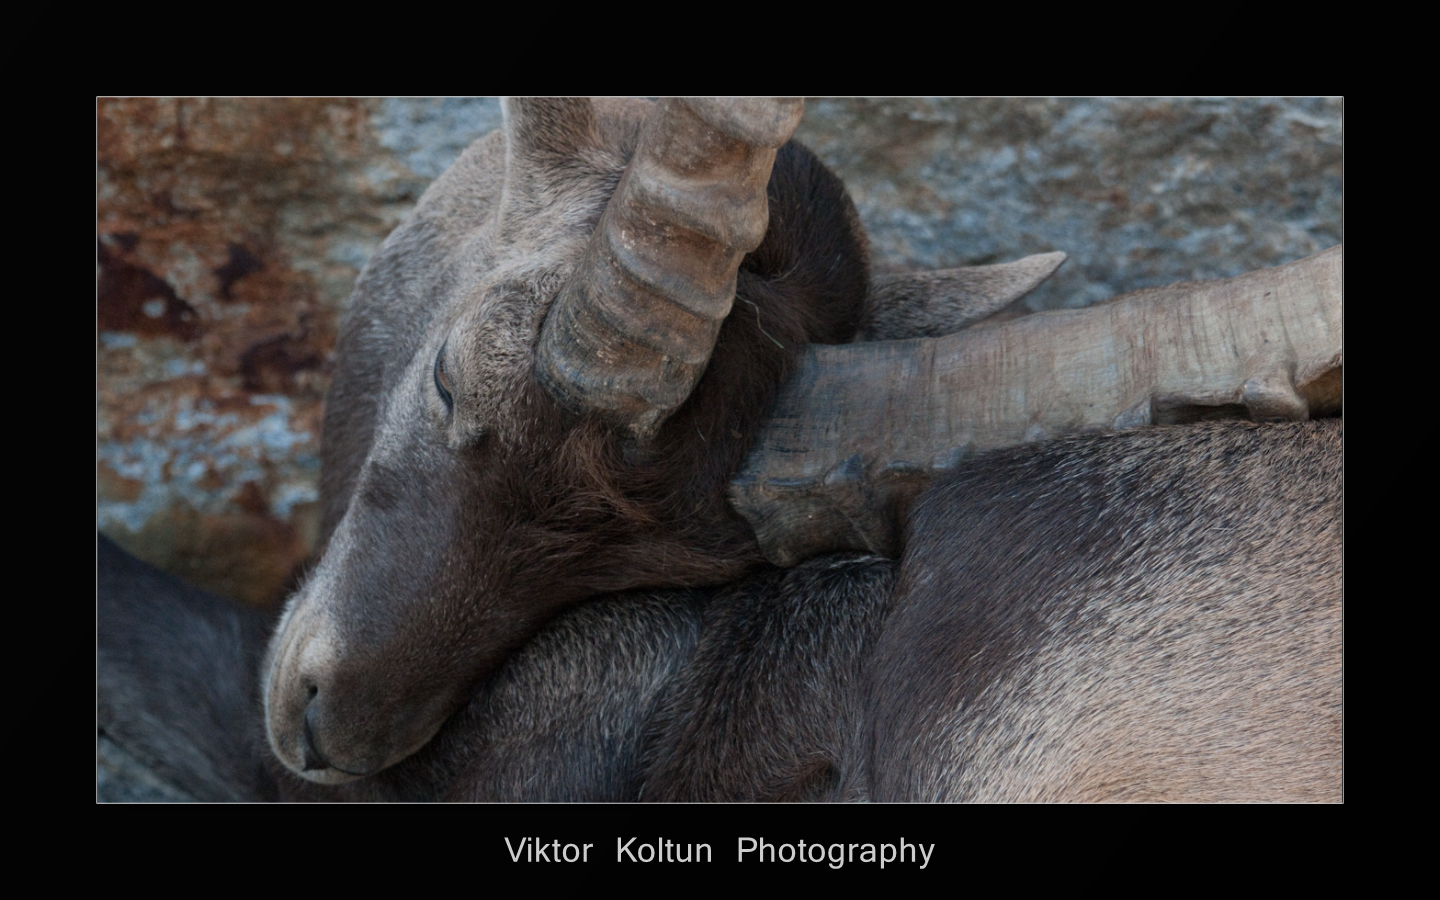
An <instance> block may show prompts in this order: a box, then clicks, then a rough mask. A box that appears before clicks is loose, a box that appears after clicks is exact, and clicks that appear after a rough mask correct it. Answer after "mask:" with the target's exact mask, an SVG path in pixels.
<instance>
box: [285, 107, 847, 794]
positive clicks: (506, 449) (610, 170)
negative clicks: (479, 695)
mask: <svg viewBox="0 0 1440 900" xmlns="http://www.w3.org/2000/svg"><path fill="white" fill-rule="evenodd" d="M801 108H802V107H801V104H800V103H799V102H798V101H773V100H750V101H739V102H705V101H687V102H681V101H662V102H660V103H659V104H658V105H656V106H654V107H653V109H652V107H651V105H650V104H648V103H645V102H641V101H622V102H605V103H596V104H593V105H592V104H591V103H590V102H589V101H584V100H556V101H514V102H510V103H508V104H507V106H506V122H505V127H504V129H502V131H500V132H497V133H495V134H492V135H490V136H489V137H488V138H487V139H485V140H483V141H480V142H478V143H477V144H476V145H475V146H474V147H472V148H471V149H470V150H469V151H468V152H467V153H466V155H465V156H464V157H462V159H461V160H460V161H459V162H458V163H457V164H456V165H455V166H454V167H453V168H452V169H451V170H450V171H449V172H447V173H446V174H445V175H444V176H443V177H442V178H441V179H440V180H439V181H437V182H436V183H435V185H433V186H432V188H431V189H430V191H429V192H428V193H427V195H426V197H425V198H424V199H423V200H422V202H421V204H420V206H419V208H417V210H416V212H415V214H414V216H413V217H412V219H411V221H409V222H408V223H407V224H406V225H405V226H403V227H402V228H401V229H399V230H398V231H397V232H396V233H395V234H394V235H392V236H391V238H390V239H389V240H388V241H387V242H386V244H385V246H384V247H383V248H382V250H381V251H380V252H379V253H378V254H377V256H376V258H375V259H374V260H373V261H372V262H371V263H370V265H369V266H368V267H367V269H366V271H365V273H364V274H363V275H362V276H361V279H360V282H359V284H358V285H357V288H356V292H355V295H354V297H353V298H352V301H351V304H352V305H351V308H350V309H349V311H348V313H347V315H348V319H347V324H346V327H345V330H344V333H343V334H342V337H341V343H340V347H339V350H338V355H339V363H338V369H339V371H338V372H337V375H336V382H335V386H334V388H333V389H332V392H331V395H330V397H329V398H328V400H327V410H326V420H325V435H324V441H325V449H324V454H325V456H324V466H325V471H324V473H323V476H322V478H323V482H324V483H323V489H324V494H325V498H326V504H327V508H326V517H327V518H326V521H325V525H324V530H325V533H326V534H327V535H328V543H327V546H326V548H325V551H324V555H323V557H322V558H321V560H320V562H319V564H318V566H317V567H316V568H315V570H314V571H313V572H312V573H311V574H310V576H309V578H308V579H307V581H306V583H305V585H304V587H303V588H302V589H301V590H300V591H299V592H298V593H297V594H296V595H295V597H294V598H293V599H292V600H291V602H290V605H289V608H288V609H287V611H286V614H285V617H284V620H283V622H282V624H281V627H280V628H279V630H278V632H277V634H276V637H275V639H274V642H273V644H272V648H271V660H270V664H269V667H268V674H267V677H266V680H265V686H264V694H265V702H266V716H267V723H268V729H269V736H270V741H271V744H272V746H273V747H274V749H275V751H276V753H277V754H278V755H279V757H280V758H281V759H282V760H283V761H284V762H285V763H286V764H287V765H288V766H290V767H291V768H292V769H294V770H295V771H297V772H300V773H301V774H303V775H305V776H306V777H308V778H311V779H313V780H316V781H343V780H345V779H347V778H350V777H354V776H362V775H367V774H370V773H373V772H376V771H378V770H380V769H383V768H385V767H387V766H389V765H391V764H393V763H395V762H397V761H398V760H400V759H402V758H404V757H405V756H407V755H409V754H410V753H412V752H414V751H415V750H416V749H418V748H419V747H420V746H422V745H423V744H424V743H425V742H427V741H428V740H429V739H430V737H431V736H432V735H433V734H434V733H435V731H436V730H437V729H438V728H439V726H440V725H441V723H442V722H443V721H444V720H445V718H446V717H447V716H448V715H449V714H450V713H451V712H453V711H454V710H455V709H456V708H457V707H458V706H459V705H460V704H461V703H463V702H464V700H465V699H466V697H467V696H468V695H469V692H470V691H471V690H472V689H473V687H474V685H475V684H476V682H477V680H478V679H480V678H483V677H484V676H485V675H486V674H487V673H488V672H489V671H490V670H491V669H492V668H493V667H494V666H495V665H496V664H497V663H498V662H499V661H500V660H502V659H503V658H504V657H505V656H506V655H507V654H509V653H510V652H512V651H513V650H514V649H515V648H516V647H518V646H519V645H520V644H521V643H522V642H523V641H524V640H525V639H526V638H527V637H529V636H530V635H532V634H533V633H535V632H536V631H537V630H538V629H539V628H540V626H541V625H542V624H543V623H544V622H545V621H546V620H547V619H548V618H550V617H551V616H553V615H554V614H555V613H556V612H557V611H559V610H561V609H563V608H565V607H566V606H568V605H571V604H573V603H575V602H577V601H579V600H581V599H583V598H585V597H588V596H591V595H594V594H597V593H600V592H603V591H613V590H620V589H624V588H628V587H633V586H638V585H643V584H672V585H673V584H686V583H689V584H698V583H715V582H721V581H726V580H729V579H731V578H734V577H736V576H738V575H739V574H740V573H741V572H743V571H744V570H745V569H746V568H748V567H749V566H751V565H753V564H754V563H755V562H757V561H758V560H759V559H760V555H759V551H758V549H757V547H756V544H755V540H754V536H753V534H752V533H751V532H750V531H749V529H748V528H747V526H746V525H745V524H744V522H743V521H742V520H740V519H739V517H738V516H736V515H735V514H734V513H733V512H731V511H730V510H729V509H728V507H727V506H726V499H725V486H726V482H727V480H728V478H729V476H730V474H732V473H733V472H734V471H735V470H736V469H738V468H739V465H740V463H741V461H742V460H743V457H744V453H745V451H746V449H747V447H748V443H749V441H750V440H751V438H752V437H753V435H754V432H755V430H756V429H757V428H758V426H759V423H760V418H761V416H762V415H763V412H764V410H765V408H766V407H767V405H768V403H769V401H770V399H771V398H772V397H773V395H774V392H775V390H776V389H777V388H778V386H779V384H780V382H781V380H782V379H783V376H784V374H785V372H786V371H787V367H788V366H789V365H790V364H791V362H792V361H793V359H794V358H795V356H796V355H797V354H798V353H799V352H800V350H801V349H802V348H803V347H804V346H805V345H806V344H808V343H811V342H816V341H821V342H835V341H843V340H848V339H849V337H850V336H851V334H852V333H853V330H854V327H855V323H856V322H857V320H858V317H859V312H860V304H861V302H862V300H863V297H864V294H865V290H866V275H865V272H866V268H865V267H866V263H865V256H866V254H865V247H864V239H863V236H862V234H861V233H860V231H859V229H858V226H857V225H856V217H855V215H854V210H853V207H851V206H850V205H849V201H848V199H846V197H845V194H844V190H843V188H842V187H841V186H840V184H839V182H838V180H837V179H835V178H834V177H833V176H832V175H830V174H829V173H828V172H826V171H825V170H824V169H823V167H821V166H819V164H818V163H816V162H815V161H814V159H813V157H811V156H809V155H808V153H805V152H804V151H803V150H796V149H792V148H786V149H785V150H784V151H782V152H781V153H780V160H779V162H778V163H777V162H776V159H777V149H778V148H781V146H782V145H784V144H785V143H786V141H787V140H788V138H789V136H790V133H791V132H792V131H793V130H794V128H795V125H796V124H797V122H798V121H799V117H800V112H801ZM772 166H773V167H775V170H776V178H775V179H774V183H773V184H772V185H771V187H770V191H771V194H770V196H769V197H768V199H767V183H770V182H771V172H772ZM782 169H783V170H784V171H783V173H782V171H781V170H782ZM802 211H803V215H801V212H802ZM777 216H779V217H783V218H784V219H786V220H787V221H784V222H779V223H776V222H775V221H773V220H774V218H775V217H777ZM767 230H768V234H769V236H768V237H767ZM762 239H763V240H764V245H763V246H762ZM747 254H748V256H747ZM742 260H743V261H745V265H744V267H743V268H742ZM737 280H738V288H737ZM737 291H738V296H739V298H740V299H741V301H743V302H744V303H745V304H746V306H745V312H746V314H745V315H743V316H734V317H730V318H729V319H728V320H727V314H728V313H729V312H730V307H731V304H732V301H733V300H734V298H735V297H736V296H737ZM707 367H708V369H709V370H710V375H711V377H710V378H709V379H706V382H707V383H708V386H707V385H706V384H702V385H701V387H699V388H698V389H697V383H701V376H702V375H704V374H705V373H706V371H707Z"/></svg>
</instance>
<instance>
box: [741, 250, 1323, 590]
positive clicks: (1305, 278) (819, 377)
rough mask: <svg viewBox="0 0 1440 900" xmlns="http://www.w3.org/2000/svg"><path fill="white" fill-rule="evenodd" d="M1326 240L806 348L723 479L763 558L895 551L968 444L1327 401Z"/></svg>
mask: <svg viewBox="0 0 1440 900" xmlns="http://www.w3.org/2000/svg"><path fill="white" fill-rule="evenodd" d="M1343 261H1344V259H1343V250H1342V248H1340V247H1333V248H1331V249H1329V250H1326V251H1325V252H1324V253H1320V254H1317V255H1315V256H1312V257H1308V258H1306V259H1302V260H1299V261H1297V262H1293V263H1290V264H1288V265H1284V266H1278V267H1276V268H1273V269H1262V270H1260V271H1257V272H1250V273H1248V274H1245V275H1241V276H1239V277H1237V278H1229V279H1225V280H1223V281H1211V282H1202V283H1192V284H1179V285H1172V286H1170V287H1165V288H1155V289H1151V290H1146V291H1139V292H1137V293H1134V294H1126V295H1123V296H1120V297H1116V298H1114V299H1112V300H1109V301H1107V302H1105V303H1101V304H1099V305H1096V306H1091V307H1087V308H1085V309H1076V310H1061V311H1056V312H1049V313H1037V314H1035V315H1031V316H1027V317H1024V318H1020V319H1015V320H1012V321H1009V322H1005V323H1002V324H997V325H994V326H992V327H988V328H982V329H976V330H972V331H963V332H960V333H958V334H952V335H947V336H945V337H939V338H924V339H916V340H905V341H887V342H880V343H870V344H844V345H838V346H820V345H812V346H811V347H809V348H808V349H807V350H806V352H805V353H804V355H802V357H801V359H800V365H799V368H798V369H797V371H796V373H795V374H794V375H793V376H792V377H791V379H790V381H789V382H788V383H787V384H786V386H785V387H784V388H783V389H782V391H781V394H780V397H779V399H778V400H777V401H776V404H775V410H774V412H773V414H772V415H771V417H770V419H769V420H768V421H767V423H766V424H765V426H764V428H763V430H762V431H761V433H760V435H759V437H758V438H757V440H756V443H755V448H754V449H753V450H752V451H751V454H750V456H749V457H748V458H747V459H746V462H745V467H744V468H743V469H742V470H741V472H740V474H739V475H737V476H736V478H735V479H734V481H732V482H731V486H730V501H731V504H732V505H733V506H734V507H735V509H736V510H737V511H738V512H739V513H740V514H741V515H742V516H744V517H745V519H746V520H747V521H748V522H749V523H750V525H751V527H753V528H754V529H755V534H756V536H757V537H758V538H759V540H760V546H761V549H762V550H764V552H765V555H766V556H767V557H768V558H769V559H770V561H771V562H774V563H776V564H778V565H795V564H796V563H798V562H801V561H803V560H805V559H807V558H809V557H811V556H815V555H817V554H819V553H823V552H828V551H833V550H847V549H848V550H868V551H871V552H875V553H881V554H885V555H888V556H895V555H898V553H899V550H900V533H901V527H902V523H903V522H904V521H905V513H906V511H907V510H908V508H909V506H910V503H911V502H912V501H913V500H914V498H915V497H916V496H917V495H918V494H919V493H920V492H921V491H922V490H923V489H924V488H925V487H926V486H927V485H928V484H929V483H930V480H931V478H932V477H933V476H934V475H935V474H937V473H939V472H943V471H944V470H946V469H948V468H951V467H953V466H954V465H956V463H958V462H959V460H961V459H962V458H964V457H965V456H966V455H967V454H969V453H972V452H975V451H977V450H989V449H994V448H999V447H1007V446H1015V445H1018V444H1023V443H1029V442H1032V441H1037V440H1044V439H1048V438H1052V437H1059V436H1062V435H1065V434H1076V433H1085V432H1096V431H1113V430H1120V429H1124V428H1133V427H1136V426H1139V425H1148V424H1165V423H1178V422H1189V421H1196V420H1199V419H1208V418H1245V417H1248V418H1251V419H1255V420H1257V421H1282V420H1295V419H1305V418H1308V417H1310V416H1312V415H1333V414H1336V413H1339V412H1340V411H1341V406H1342V403H1343V369H1342V364H1343V349H1344V345H1343V330H1342V329H1343V315H1342V313H1343V306H1342V297H1341V284H1342V281H1341V267H1342V265H1343Z"/></svg>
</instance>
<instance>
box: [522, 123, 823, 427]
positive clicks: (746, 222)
mask: <svg viewBox="0 0 1440 900" xmlns="http://www.w3.org/2000/svg"><path fill="white" fill-rule="evenodd" d="M803 111H804V101H802V100H779V99H750V100H730V101H724V100H661V101H660V102H659V103H658V104H657V105H656V108H655V110H654V112H652V113H651V114H650V116H649V118H648V119H647V120H646V122H645V127H644V130H643V131H642V132H641V135H640V139H639V142H638V144H637V146H636V149H635V155H634V157H633V158H632V159H631V161H630V165H629V167H628V168H627V169H626V171H625V174H624V176H623V177H622V178H621V180H620V185H619V187H617V188H616V190H615V194H614V196H613V197H612V198H611V199H610V203H609V205H608V206H606V208H605V212H604V214H603V215H602V216H601V218H600V224H599V226H598V227H597V228H596V230H595V235H594V237H593V238H592V239H591V241H590V244H589V246H588V247H587V248H586V251H585V256H584V259H583V260H582V261H581V263H580V266H579V268H577V269H576V271H575V273H574V275H572V276H571V278H570V280H569V281H568V282H567V283H566V285H565V287H564V288H563V289H562V290H561V291H560V294H559V296H558V297H557V298H556V300H555V304H554V305H553V306H552V307H551V308H550V312H549V314H548V315H547V316H546V318H545V324H544V326H543V328H542V329H541V332H540V342H539V345H538V346H537V348H536V357H535V374H536V377H537V378H538V379H539V381H540V383H541V385H543V386H544V387H545V389H546V391H548V392H549V393H550V395H551V396H552V397H554V398H555V400H556V401H557V402H559V403H560V404H561V405H562V406H564V407H566V408H568V409H570V410H572V411H574V412H587V411H589V412H599V413H600V414H601V415H603V416H605V418H607V419H608V420H609V421H611V422H613V423H615V424H617V425H621V426H623V427H625V428H627V429H629V431H630V433H631V435H632V436H633V437H634V438H635V440H637V441H638V442H640V443H644V442H645V441H647V440H648V439H649V438H650V437H652V436H653V435H654V433H655V431H656V430H657V429H658V428H659V426H660V424H661V423H662V422H663V421H664V420H665V418H666V417H667V416H669V415H670V413H671V412H672V411H674V410H675V408H676V407H678V406H680V404H682V403H684V402H685V399H686V398H687V397H689V396H690V391H691V389H692V388H694V386H695V383H696V382H697V381H699V380H700V376H701V375H702V374H704V371H705V365H706V363H707V362H709V360H710V353H711V351H712V350H713V349H714V347H715V339H716V337H717V336H718V334H719V332H720V326H721V324H722V323H723V322H724V320H725V316H726V315H728V314H729V312H730V306H731V304H732V303H733V302H734V299H735V276H736V272H737V271H738V270H739V268H740V261H741V259H742V258H743V257H744V256H745V254H746V253H749V252H750V251H751V250H753V249H755V248H756V247H757V246H759V245H760V241H761V240H762V239H763V238H764V237H765V230H766V228H767V226H768V224H769V206H768V204H767V202H766V197H765V191H766V185H767V184H768V183H769V180H770V169H771V167H772V166H773V165H774V163H775V151H776V149H777V148H779V147H780V146H781V145H782V144H784V143H785V142H786V141H787V140H789V139H790V135H791V133H792V132H793V131H794V130H795V126H796V125H797V124H799V122H800V115H801V113H802V112H803Z"/></svg>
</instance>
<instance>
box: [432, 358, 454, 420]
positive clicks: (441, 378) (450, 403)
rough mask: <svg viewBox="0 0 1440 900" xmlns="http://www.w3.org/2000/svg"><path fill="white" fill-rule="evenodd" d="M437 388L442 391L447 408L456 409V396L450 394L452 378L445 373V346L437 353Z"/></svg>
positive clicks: (441, 397) (442, 398)
mask: <svg viewBox="0 0 1440 900" xmlns="http://www.w3.org/2000/svg"><path fill="white" fill-rule="evenodd" d="M435 390H437V391H439V392H440V399H441V400H444V401H445V408H446V409H448V410H452V411H453V410H454V409H455V398H453V397H451V396H450V378H449V376H448V375H446V374H445V348H443V347H442V348H440V352H439V353H437V354H435Z"/></svg>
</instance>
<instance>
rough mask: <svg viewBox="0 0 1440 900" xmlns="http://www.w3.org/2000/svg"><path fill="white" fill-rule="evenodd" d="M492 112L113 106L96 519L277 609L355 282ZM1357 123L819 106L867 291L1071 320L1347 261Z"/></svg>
mask: <svg viewBox="0 0 1440 900" xmlns="http://www.w3.org/2000/svg"><path fill="white" fill-rule="evenodd" d="M499 124H500V110H499V105H498V103H497V102H496V101H494V100H489V99H475V100H453V99H451V100H353V99H352V100H194V99H184V100H153V99H147V100H101V101H99V102H98V103H97V108H96V231H97V237H98V241H97V247H96V340H95V355H96V392H95V400H96V524H97V527H98V528H99V529H100V530H101V531H103V532H105V533H106V534H108V535H110V536H111V537H112V538H114V539H115V541H116V542H118V543H120V544H121V545H123V546H124V547H126V548H127V549H129V550H130V551H131V552H133V553H135V554H136V555H138V556H140V557H141V558H143V559H145V560H147V561H149V562H152V563H154V564H155V565H157V566H160V567H161V568H164V569H167V570H168V571H171V572H174V573H175V574H178V575H180V576H182V577H184V578H186V579H188V580H190V581H192V582H194V583H195V584H197V585H200V586H202V587H205V588H208V589H210V590H213V591H216V592H218V593H221V594H226V595H228V596H231V597H236V598H239V599H242V600H245V601H247V602H250V603H254V604H259V605H266V604H271V603H274V602H276V601H277V600H278V599H279V598H280V597H281V596H282V595H283V593H284V591H285V588H286V585H287V583H288V582H289V580H290V579H291V578H292V576H293V574H294V572H295V571H296V570H297V567H299V566H300V565H301V564H302V563H303V561H304V560H305V559H306V557H307V556H308V555H309V554H310V553H311V551H312V550H313V549H314V541H315V529H316V522H317V518H318V515H317V508H316V501H317V491H316V483H317V479H318V474H319V473H318V466H319V456H318V450H319V424H320V403H321V400H322V398H323V395H324V391H325V387H326V384H327V379H328V373H329V367H330V361H331V353H332V350H333V346H334V339H335V334H336V329H337V326H338V321H339V317H340V314H341V312H342V310H343V309H344V305H345V299H346V297H347V295H348V294H349V291H350V286H351V284H352V283H353V282H354V279H355V276H356V275H357V274H358V273H359V271H360V268H361V267H362V266H363V265H364V263H365V260H366V259H367V258H368V257H369V255H370V253H371V252H372V251H373V250H374V249H375V247H377V246H378V245H379V243H380V242H381V241H382V240H383V239H384V237H385V235H386V234H387V233H389V231H390V230H391V229H392V228H394V227H395V225H396V224H397V223H398V222H400V221H401V219H403V218H404V216H405V214H406V213H407V212H408V211H409V209H410V208H411V207H412V206H413V205H414V204H415V202H416V200H418V199H419V197H420V194H421V193H422V192H423V191H424V189H425V186H426V185H427V184H428V183H429V182H430V181H431V180H432V179H434V178H435V177H436V176H437V175H439V174H440V172H442V171H443V170H444V169H445V167H446V166H448V165H449V164H450V162H451V161H452V160H454V158H455V157H456V156H458V155H459V153H460V152H461V151H462V150H463V149H464V148H465V147H466V146H467V145H468V144H469V143H470V142H471V141H472V140H474V139H475V138H477V137H479V136H481V135H483V134H485V133H486V132H488V131H490V130H491V129H493V128H495V127H497V126H498V125H499ZM1342 135H1343V128H1342V104H1341V103H1340V101H1339V100H1329V99H1287V100H1265V99H1250V100H1216V99H1207V100H1104V101H1099V100H1044V99H1029V100H993V99H987V100H923V99H920V100H815V101H811V102H810V103H808V104H807V107H806V113H805V119H804V121H803V122H802V123H801V125H800V129H799V132H798V133H797V137H798V138H799V139H800V140H801V141H803V142H805V143H806V144H808V145H809V146H810V147H811V148H812V149H814V150H815V151H816V152H817V153H818V154H819V155H820V157H821V158H822V159H824V160H825V161H826V162H827V163H828V164H829V165H830V166H831V167H832V168H834V169H835V171H836V172H838V173H839V174H840V176H841V177H842V178H843V179H844V180H845V183H846V184H847V185H848V186H849V189H850V191H851V194H852V195H853V196H854V198H855V202H856V205H857V206H858V207H859V210H860V216H861V219H862V220H863V221H864V223H865V226H866V228H867V229H868V231H869V234H870V239H871V243H872V250H873V256H874V263H875V266H876V269H877V270H880V271H896V270H907V269H925V268H936V267H949V266H960V265H975V264H984V263H991V262H1003V261H1006V260H1009V259H1014V258H1016V257H1019V256H1024V255H1026V254H1029V253H1038V252H1044V251H1049V250H1064V251H1065V252H1066V253H1068V254H1069V255H1070V259H1069V261H1068V262H1067V263H1066V264H1065V265H1064V266H1063V267H1062V268H1061V270H1060V272H1059V273H1057V274H1056V276H1055V277H1054V278H1053V279H1051V281H1050V282H1049V283H1047V284H1046V285H1044V286H1043V287H1042V288H1040V289H1039V290H1038V291H1037V292H1036V293H1035V294H1033V295H1032V296H1031V297H1029V298H1027V301H1026V302H1027V303H1028V304H1029V305H1030V306H1031V307H1032V308H1035V309H1050V308H1058V307H1065V306H1080V305H1085V304H1087V303H1092V302H1094V301H1096V300H1100V299H1104V298H1106V297H1109V296H1113V295H1114V294H1117V293H1121V292H1123V291H1126V290H1132V289H1135V288H1141V287H1149V286H1153V285H1158V284H1165V283H1169V282H1172V281H1179V280H1190V279H1197V278H1219V277H1226V276H1231V275H1236V274H1239V273H1241V272H1244V271H1248V270H1250V269H1255V268H1261V267H1265V266H1273V265H1278V264H1281V263H1285V262H1289V261H1291V260H1295V259H1299V258H1301V257H1303V256H1308V255H1310V254H1312V253H1316V252H1318V251H1320V250H1323V249H1325V248H1327V247H1330V246H1333V245H1335V244H1337V243H1340V241H1341V237H1342V223H1343V197H1342V179H1343V168H1342V162H1343V155H1342V154H1343V145H1342Z"/></svg>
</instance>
